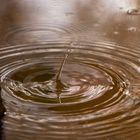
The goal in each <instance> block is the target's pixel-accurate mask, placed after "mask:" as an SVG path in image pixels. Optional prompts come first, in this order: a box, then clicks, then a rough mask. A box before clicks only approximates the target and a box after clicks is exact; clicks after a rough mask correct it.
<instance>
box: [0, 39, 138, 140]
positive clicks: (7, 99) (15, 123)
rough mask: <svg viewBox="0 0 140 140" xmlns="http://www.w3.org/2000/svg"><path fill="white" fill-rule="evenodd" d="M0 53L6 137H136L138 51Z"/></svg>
mask: <svg viewBox="0 0 140 140" xmlns="http://www.w3.org/2000/svg"><path fill="white" fill-rule="evenodd" d="M9 48H10V49H9ZM68 49H70V52H69V54H68V58H67V60H66V63H65V64H64V67H63V70H62V74H61V81H59V80H60V79H59V80H58V81H56V78H57V74H58V71H59V68H60V65H61V63H62V61H63V59H64V57H65V53H67V50H68ZM0 51H1V56H0V61H1V63H0V71H1V88H2V93H1V94H2V99H3V104H4V106H5V108H6V113H5V118H4V121H3V123H4V126H3V127H4V130H5V135H6V137H13V138H14V137H15V136H16V138H19V139H20V138H22V139H33V138H38V139H42V140H43V139H50V140H51V139H80V140H81V139H83V140H85V139H86V140H88V139H89V140H90V139H93V138H94V139H95V140H96V139H103V138H104V139H111V137H112V136H113V137H114V139H115V138H116V139H125V138H129V137H131V138H133V137H134V136H135V135H136V134H138V133H139V128H140V127H139V122H140V119H139V114H140V110H139V104H140V102H139V99H140V96H139V91H140V88H139V85H140V78H139V74H140V70H139V69H140V67H139V64H140V62H139V55H140V52H139V51H137V50H131V49H130V48H126V47H123V46H119V45H116V44H113V43H101V42H95V43H90V42H73V45H71V42H62V41H59V42H57V41H56V42H51V41H50V42H48V43H45V42H44V43H41V44H26V45H16V46H7V47H5V48H0ZM61 82H62V83H61ZM122 137H123V138H122Z"/></svg>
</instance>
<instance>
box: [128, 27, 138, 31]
mask: <svg viewBox="0 0 140 140" xmlns="http://www.w3.org/2000/svg"><path fill="white" fill-rule="evenodd" d="M128 31H130V32H136V31H137V28H136V27H129V28H128Z"/></svg>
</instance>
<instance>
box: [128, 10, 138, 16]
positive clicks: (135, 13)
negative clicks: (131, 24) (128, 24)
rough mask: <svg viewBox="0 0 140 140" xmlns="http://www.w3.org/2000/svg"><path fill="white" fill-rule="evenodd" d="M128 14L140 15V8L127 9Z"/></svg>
mask: <svg viewBox="0 0 140 140" xmlns="http://www.w3.org/2000/svg"><path fill="white" fill-rule="evenodd" d="M127 14H128V15H140V9H129V10H127Z"/></svg>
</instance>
